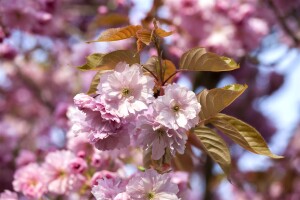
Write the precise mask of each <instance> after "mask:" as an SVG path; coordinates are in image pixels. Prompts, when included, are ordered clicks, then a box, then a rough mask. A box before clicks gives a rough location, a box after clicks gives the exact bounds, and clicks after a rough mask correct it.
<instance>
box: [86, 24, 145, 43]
mask: <svg viewBox="0 0 300 200" xmlns="http://www.w3.org/2000/svg"><path fill="white" fill-rule="evenodd" d="M141 28H142V26H140V25H137V26H134V25H130V26H126V27H123V28H110V29H107V30H105V31H103V32H102V33H101V34H100V36H99V38H98V39H97V40H94V41H90V42H88V43H91V42H109V41H117V40H124V39H127V38H131V37H135V36H136V32H137V31H138V30H139V29H141Z"/></svg>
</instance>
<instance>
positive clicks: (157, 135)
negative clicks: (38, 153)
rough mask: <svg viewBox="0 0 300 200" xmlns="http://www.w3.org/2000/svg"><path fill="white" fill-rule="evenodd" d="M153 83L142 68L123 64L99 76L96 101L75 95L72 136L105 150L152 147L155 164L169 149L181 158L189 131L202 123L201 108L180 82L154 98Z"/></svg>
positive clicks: (165, 88)
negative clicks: (199, 114)
mask: <svg viewBox="0 0 300 200" xmlns="http://www.w3.org/2000/svg"><path fill="white" fill-rule="evenodd" d="M154 85H155V82H154V78H152V77H150V76H147V75H144V74H143V71H142V67H141V66H140V65H138V64H134V65H131V66H129V65H128V64H126V63H119V64H118V65H117V66H116V67H115V70H113V71H109V72H106V73H104V74H103V75H102V76H101V79H100V82H99V85H98V90H97V95H96V96H95V97H91V96H88V95H86V94H78V95H76V96H75V97H74V102H75V105H76V106H77V107H78V110H77V111H76V116H77V117H76V119H75V120H74V122H73V126H72V130H73V132H74V134H75V135H76V134H77V135H80V136H82V135H85V137H86V138H88V140H89V142H90V143H91V144H93V145H94V146H95V147H96V148H97V149H99V150H104V151H105V150H114V149H121V148H125V147H127V146H129V145H130V146H140V147H143V148H145V149H152V158H153V159H154V160H159V159H160V158H161V157H162V156H163V155H164V154H165V151H166V150H168V151H170V152H171V154H172V155H175V153H176V152H178V153H181V154H183V153H184V149H185V143H186V140H187V135H186V131H187V130H189V129H191V128H193V127H194V126H195V125H196V124H197V123H198V121H199V119H198V113H199V112H200V104H199V102H198V101H197V98H196V95H195V93H193V92H192V91H189V90H188V89H187V88H184V87H181V86H179V85H177V84H169V85H167V86H165V87H164V88H163V90H164V95H162V96H158V97H157V98H154V96H153V88H154Z"/></svg>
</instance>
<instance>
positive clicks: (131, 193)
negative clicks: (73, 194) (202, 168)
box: [92, 169, 180, 200]
mask: <svg viewBox="0 0 300 200" xmlns="http://www.w3.org/2000/svg"><path fill="white" fill-rule="evenodd" d="M178 193H179V188H178V185H177V184H176V183H174V182H172V177H171V175H170V174H168V173H165V174H158V173H157V172H156V171H155V170H153V169H148V170H146V171H145V172H139V173H136V174H135V175H134V176H133V177H131V178H129V179H121V178H119V177H109V178H107V177H104V178H103V179H99V180H98V184H97V185H95V186H94V187H93V188H92V194H93V195H94V196H95V198H96V199H97V200H109V199H113V200H129V199H130V200H144V199H149V200H150V199H153V200H160V199H169V200H179V199H180V198H179V197H178V196H177V194H178Z"/></svg>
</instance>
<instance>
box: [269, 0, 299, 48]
mask: <svg viewBox="0 0 300 200" xmlns="http://www.w3.org/2000/svg"><path fill="white" fill-rule="evenodd" d="M268 3H269V5H270V7H271V8H272V9H273V11H274V14H275V16H276V17H277V19H278V21H279V23H280V25H281V26H282V28H283V30H284V31H285V32H286V33H287V34H288V35H289V36H290V37H291V38H292V39H293V41H294V43H295V44H296V45H299V44H300V39H299V38H298V37H297V36H296V35H295V34H294V32H293V31H292V29H291V28H290V27H289V26H288V25H287V23H286V21H285V17H284V16H282V15H281V14H280V11H279V9H278V8H277V7H276V5H275V3H274V2H273V0H268Z"/></svg>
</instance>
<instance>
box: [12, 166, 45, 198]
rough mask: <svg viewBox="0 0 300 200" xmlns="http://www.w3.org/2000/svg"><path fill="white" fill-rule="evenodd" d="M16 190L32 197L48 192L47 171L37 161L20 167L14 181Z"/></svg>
mask: <svg viewBox="0 0 300 200" xmlns="http://www.w3.org/2000/svg"><path fill="white" fill-rule="evenodd" d="M13 186H14V190H15V191H17V192H22V193H23V194H24V195H25V196H28V197H31V198H36V199H38V198H41V197H42V195H43V194H44V193H45V192H47V182H46V176H45V171H44V170H43V169H42V167H40V166H39V165H38V164H37V163H31V164H28V165H26V166H24V167H21V168H19V169H18V170H17V171H16V173H15V175H14V181H13Z"/></svg>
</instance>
